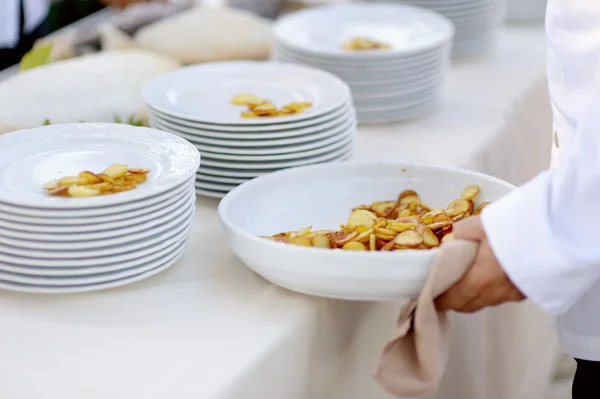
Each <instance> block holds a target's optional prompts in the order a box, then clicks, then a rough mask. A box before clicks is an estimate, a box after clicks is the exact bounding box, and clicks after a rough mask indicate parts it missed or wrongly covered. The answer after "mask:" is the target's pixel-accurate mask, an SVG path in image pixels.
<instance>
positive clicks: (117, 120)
mask: <svg viewBox="0 0 600 399" xmlns="http://www.w3.org/2000/svg"><path fill="white" fill-rule="evenodd" d="M113 120H114V121H115V123H122V122H121V118H119V115H117V114H113Z"/></svg>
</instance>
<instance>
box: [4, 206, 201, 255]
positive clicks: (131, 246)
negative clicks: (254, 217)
mask: <svg viewBox="0 0 600 399" xmlns="http://www.w3.org/2000/svg"><path fill="white" fill-rule="evenodd" d="M194 210H195V207H194V208H192V209H191V210H190V211H188V213H187V214H186V215H185V216H184V217H182V218H181V219H182V220H181V221H179V220H178V223H171V224H170V225H169V227H168V228H167V227H163V228H162V229H156V230H155V232H154V234H153V235H151V236H149V237H145V238H144V239H141V240H138V241H135V242H130V243H128V244H126V245H114V246H111V247H101V248H96V249H90V250H74V251H69V250H52V249H46V250H43V249H40V250H34V249H27V248H23V247H22V246H21V247H16V246H11V245H6V244H3V243H0V253H2V254H7V255H13V256H20V257H28V258H30V257H31V258H42V259H43V258H48V259H76V258H77V259H79V260H82V259H88V258H99V257H108V256H111V255H117V254H123V253H125V252H135V251H137V250H138V249H142V248H146V247H147V246H149V245H153V244H157V243H159V242H161V241H162V240H164V239H166V238H168V237H171V236H173V235H175V234H177V233H178V232H179V231H178V230H177V228H178V227H179V226H181V227H179V228H183V226H187V225H188V224H189V222H188V223H186V221H188V220H191V219H192V218H193V215H194ZM2 241H4V239H3V240H2Z"/></svg>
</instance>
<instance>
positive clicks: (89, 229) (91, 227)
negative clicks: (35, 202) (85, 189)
mask: <svg viewBox="0 0 600 399" xmlns="http://www.w3.org/2000/svg"><path fill="white" fill-rule="evenodd" d="M191 191H193V190H190V189H189V187H188V190H186V193H185V195H177V196H173V197H171V198H168V199H167V200H166V201H165V202H164V203H160V204H157V205H155V206H153V207H150V208H148V209H144V210H142V211H140V212H132V213H130V214H129V213H126V214H123V215H119V216H121V219H118V220H115V221H109V222H106V223H92V222H93V221H94V220H93V219H89V220H90V222H89V223H83V224H78V225H64V224H40V223H36V222H33V223H22V222H18V223H15V222H11V221H8V220H3V219H0V228H2V230H3V231H4V233H3V234H5V235H6V236H8V237H15V236H14V235H12V232H10V230H15V234H16V232H26V233H32V232H33V233H42V234H57V235H61V234H72V233H79V234H86V233H93V232H101V231H106V230H114V229H119V228H122V227H126V226H130V225H131V224H132V223H144V222H147V221H149V220H152V219H156V218H158V217H161V216H163V215H165V214H167V213H169V212H172V211H173V209H174V208H175V209H176V208H178V207H179V206H181V204H184V203H186V201H187V199H188V194H187V193H189V192H191ZM34 220H35V219H34Z"/></svg>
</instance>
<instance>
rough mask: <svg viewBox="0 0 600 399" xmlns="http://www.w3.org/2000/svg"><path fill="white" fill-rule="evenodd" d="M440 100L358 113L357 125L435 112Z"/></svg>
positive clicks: (399, 119) (404, 118)
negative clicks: (391, 109) (402, 107)
mask: <svg viewBox="0 0 600 399" xmlns="http://www.w3.org/2000/svg"><path fill="white" fill-rule="evenodd" d="M440 106H441V105H440V101H430V102H427V103H423V104H419V105H415V106H412V107H409V108H405V109H402V110H396V111H388V112H372V113H371V112H367V113H364V114H361V115H360V119H359V125H366V124H381V123H391V122H402V121H407V120H411V119H415V118H421V117H424V116H427V115H430V114H433V113H435V112H436V111H437V110H438V109H439V108H440Z"/></svg>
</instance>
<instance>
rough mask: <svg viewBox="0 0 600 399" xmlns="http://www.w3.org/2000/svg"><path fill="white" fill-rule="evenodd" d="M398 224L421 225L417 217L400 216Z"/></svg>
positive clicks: (397, 220)
mask: <svg viewBox="0 0 600 399" xmlns="http://www.w3.org/2000/svg"><path fill="white" fill-rule="evenodd" d="M396 222H398V223H410V224H419V218H418V217H417V216H399V217H398V218H397V219H396Z"/></svg>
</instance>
